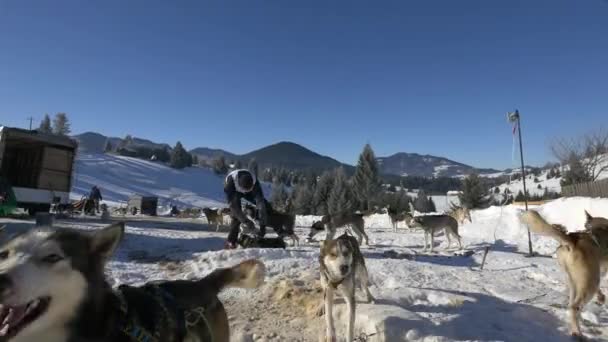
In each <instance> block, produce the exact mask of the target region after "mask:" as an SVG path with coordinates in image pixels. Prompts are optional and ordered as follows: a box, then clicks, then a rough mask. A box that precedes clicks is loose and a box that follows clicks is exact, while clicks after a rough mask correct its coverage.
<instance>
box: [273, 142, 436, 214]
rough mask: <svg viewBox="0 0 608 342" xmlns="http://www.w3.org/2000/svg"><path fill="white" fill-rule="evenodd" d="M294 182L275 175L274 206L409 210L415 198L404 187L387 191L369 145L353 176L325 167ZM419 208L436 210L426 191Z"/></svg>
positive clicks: (302, 210)
mask: <svg viewBox="0 0 608 342" xmlns="http://www.w3.org/2000/svg"><path fill="white" fill-rule="evenodd" d="M292 182H293V183H292V186H291V187H287V186H286V185H285V184H284V183H283V182H281V180H280V179H279V178H278V177H277V178H275V179H274V182H273V187H272V194H271V196H270V201H271V203H272V205H273V207H274V208H276V209H278V210H281V211H285V212H291V213H295V214H298V215H311V214H314V215H326V214H338V213H352V212H355V211H361V212H370V211H373V210H374V208H376V207H379V208H384V207H387V206H390V207H391V209H393V210H395V211H400V212H401V211H408V210H409V204H410V203H411V202H412V198H410V197H409V196H408V195H407V193H406V192H405V191H404V190H400V191H386V190H385V189H384V188H383V187H382V181H381V178H380V174H379V169H378V164H377V160H376V157H375V155H374V152H373V150H372V148H371V146H370V145H366V146H365V147H364V149H363V152H362V153H361V155H360V156H359V161H358V163H357V167H356V169H355V172H354V174H353V175H352V176H349V175H348V174H347V172H346V171H345V170H344V168H342V167H340V168H337V169H335V170H330V171H325V172H323V173H321V174H320V175H319V176H317V175H316V174H315V173H314V172H312V171H308V172H306V173H302V174H298V175H297V176H292ZM413 204H414V207H415V208H416V210H418V211H421V212H429V211H435V210H436V208H435V204H434V203H433V200H432V199H431V197H429V196H427V195H426V194H425V193H424V191H421V192H420V193H418V197H417V199H416V201H414V202H413Z"/></svg>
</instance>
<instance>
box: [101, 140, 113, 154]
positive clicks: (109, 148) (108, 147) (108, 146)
mask: <svg viewBox="0 0 608 342" xmlns="http://www.w3.org/2000/svg"><path fill="white" fill-rule="evenodd" d="M103 152H104V153H110V152H112V143H111V142H110V139H108V140H106V146H104V148H103Z"/></svg>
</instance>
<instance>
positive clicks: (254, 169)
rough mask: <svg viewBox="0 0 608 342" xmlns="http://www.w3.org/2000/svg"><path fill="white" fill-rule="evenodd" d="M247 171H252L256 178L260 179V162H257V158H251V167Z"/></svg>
mask: <svg viewBox="0 0 608 342" xmlns="http://www.w3.org/2000/svg"><path fill="white" fill-rule="evenodd" d="M247 169H248V170H249V171H251V172H252V173H253V174H254V175H255V176H256V177H258V175H259V174H260V173H259V171H260V170H259V169H258V162H257V160H255V158H251V159H250V160H249V165H248V166H247Z"/></svg>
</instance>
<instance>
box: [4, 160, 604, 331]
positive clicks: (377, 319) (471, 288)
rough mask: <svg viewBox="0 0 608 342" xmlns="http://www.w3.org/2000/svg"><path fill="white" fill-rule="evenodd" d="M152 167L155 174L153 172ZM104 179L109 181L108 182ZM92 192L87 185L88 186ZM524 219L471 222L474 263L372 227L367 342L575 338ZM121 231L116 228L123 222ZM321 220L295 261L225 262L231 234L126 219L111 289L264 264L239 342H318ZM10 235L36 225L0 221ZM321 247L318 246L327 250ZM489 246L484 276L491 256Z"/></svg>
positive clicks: (86, 225) (554, 209)
mask: <svg viewBox="0 0 608 342" xmlns="http://www.w3.org/2000/svg"><path fill="white" fill-rule="evenodd" d="M145 167H148V166H145ZM101 178H102V177H101V176H100V177H99V179H101ZM79 182H81V183H80V184H82V182H83V180H82V178H81V179H80V180H79ZM536 209H538V210H540V211H541V213H542V214H543V215H545V216H546V217H547V219H548V220H549V221H550V222H555V223H561V224H564V225H566V226H567V227H568V228H569V229H570V230H577V229H580V228H581V227H582V225H583V222H584V214H583V210H584V209H586V210H589V211H590V212H591V213H592V214H594V215H598V216H601V215H603V216H608V200H599V199H587V198H572V199H564V200H556V201H553V202H550V203H548V204H545V205H543V206H542V207H539V208H536ZM519 211H520V209H519V208H517V207H514V206H506V207H502V208H501V207H492V208H489V209H486V210H481V211H474V212H473V223H467V224H465V225H464V226H462V227H461V229H460V232H461V235H462V236H463V243H464V245H465V248H466V249H467V250H470V251H472V252H474V254H473V255H472V256H469V257H465V256H455V255H454V253H452V252H451V251H444V250H443V248H444V247H445V239H444V238H443V236H439V237H437V238H436V239H435V241H436V243H437V246H436V252H435V253H433V254H430V253H424V252H423V251H422V245H423V241H424V238H423V234H422V233H421V232H420V231H410V230H409V229H407V228H406V227H401V228H400V229H399V231H398V232H397V233H394V232H392V229H389V228H388V227H389V226H390V224H389V220H388V217H386V215H374V216H372V217H370V218H368V219H367V222H366V227H367V231H368V234H369V237H370V242H371V244H372V245H371V246H364V247H363V248H362V251H363V254H364V256H365V258H366V262H367V267H368V269H369V273H370V277H371V283H372V286H371V288H370V289H371V292H372V293H373V295H374V296H375V297H376V299H377V303H376V304H374V305H371V304H365V303H360V304H359V305H358V307H357V327H356V332H357V336H358V341H570V338H569V336H568V335H567V331H566V324H565V322H566V310H565V303H566V302H567V289H566V286H565V284H564V282H563V274H562V273H561V271H560V270H559V268H558V266H557V262H556V260H555V258H553V257H552V254H553V252H554V250H555V247H556V243H555V242H554V241H552V240H549V239H546V238H540V237H534V238H533V243H534V249H535V250H536V251H538V252H539V253H541V255H542V256H540V257H534V258H527V257H525V252H526V251H527V240H526V236H527V234H526V228H525V226H523V225H521V224H520V223H519V221H518V213H519ZM116 219H118V218H116ZM314 220H315V218H314V217H298V225H300V226H301V227H300V228H298V229H297V233H298V235H299V236H300V238H301V242H302V244H301V245H300V246H299V247H289V248H287V249H286V250H270V249H267V250H259V249H247V250H240V249H239V250H232V251H224V250H221V247H222V244H223V240H224V238H225V235H226V232H225V231H221V232H219V233H216V232H215V231H214V229H210V228H209V227H207V226H206V225H205V224H203V223H202V221H200V220H186V219H180V220H178V219H170V218H153V219H152V218H131V219H129V218H127V234H126V237H125V240H124V241H123V243H122V245H121V246H120V249H119V251H118V253H117V255H116V256H115V257H114V258H113V260H112V261H111V262H110V264H109V268H108V271H107V274H108V277H109V280H110V282H111V283H112V284H113V285H116V284H119V283H127V284H135V285H137V284H143V283H145V282H147V281H150V280H157V279H195V278H199V277H202V276H204V275H206V274H208V273H209V272H211V271H212V270H213V269H215V268H217V267H224V266H229V265H233V264H235V263H237V262H239V261H241V260H245V259H248V258H260V259H261V260H263V261H264V262H265V263H266V266H267V269H268V274H267V278H266V284H265V285H264V286H263V287H261V288H260V289H256V290H228V291H226V292H224V293H223V294H222V296H221V297H222V300H223V301H224V303H225V305H226V307H227V310H228V313H229V318H230V323H231V329H232V334H233V338H232V340H233V341H251V340H258V341H270V340H272V341H318V340H319V336H320V334H321V333H322V331H323V327H324V321H323V319H322V318H319V317H316V316H315V314H314V311H315V309H316V306H317V305H318V303H319V301H320V300H321V297H322V295H321V293H320V292H319V287H318V286H319V284H318V278H319V272H318V263H317V258H318V249H319V248H318V243H312V244H307V243H305V242H304V237H305V236H306V234H307V233H308V229H307V228H306V227H307V226H309V225H310V223H311V222H313V221H314ZM2 223H8V228H7V229H8V231H9V233H11V232H16V231H19V230H23V229H26V228H28V227H29V226H31V225H32V222H29V221H16V220H6V219H0V224H2ZM56 225H57V226H65V227H73V228H78V229H96V228H98V227H100V226H101V224H100V223H99V221H97V220H96V219H88V220H85V219H74V220H65V221H59V222H57V223H56ZM321 238H322V236H318V239H321ZM485 246H490V248H491V249H490V253H489V254H488V257H487V261H486V264H485V268H484V270H483V271H482V270H480V263H481V259H482V254H483V253H482V252H483V249H484V247H485ZM335 308H336V312H335V315H336V318H337V321H336V322H337V326H336V328H337V329H338V332H339V333H340V331H344V328H345V320H344V317H345V316H344V304H342V302H341V301H338V304H337V305H336V307H335ZM583 318H584V323H583V327H584V333H585V334H586V335H587V336H590V337H591V338H592V340H597V341H600V340H608V328H607V325H608V312H606V309H605V308H604V307H600V306H598V305H597V304H595V303H591V304H590V305H588V306H587V307H586V309H585V311H584V313H583Z"/></svg>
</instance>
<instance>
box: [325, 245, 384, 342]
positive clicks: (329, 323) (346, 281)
mask: <svg viewBox="0 0 608 342" xmlns="http://www.w3.org/2000/svg"><path fill="white" fill-rule="evenodd" d="M319 264H320V267H321V272H320V273H321V285H322V286H323V297H324V301H323V303H322V304H321V306H320V307H319V310H318V313H319V314H323V313H325V323H326V333H325V338H326V341H330V342H333V341H336V332H335V328H334V319H333V300H334V291H338V292H340V293H341V294H342V297H344V300H345V301H346V305H347V307H348V318H349V320H348V333H347V341H353V333H354V329H355V307H356V303H355V288H356V281H359V285H360V287H361V289H363V291H365V295H366V297H367V301H368V302H369V303H373V302H374V301H375V299H374V297H373V296H372V294H371V293H370V292H369V288H368V286H369V280H368V274H367V268H366V267H365V259H363V255H362V254H361V251H360V250H359V244H358V243H357V240H356V239H355V238H354V237H352V236H349V235H347V234H342V235H341V236H340V237H338V238H337V239H335V240H325V241H323V244H322V245H321V253H320V254H319Z"/></svg>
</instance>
